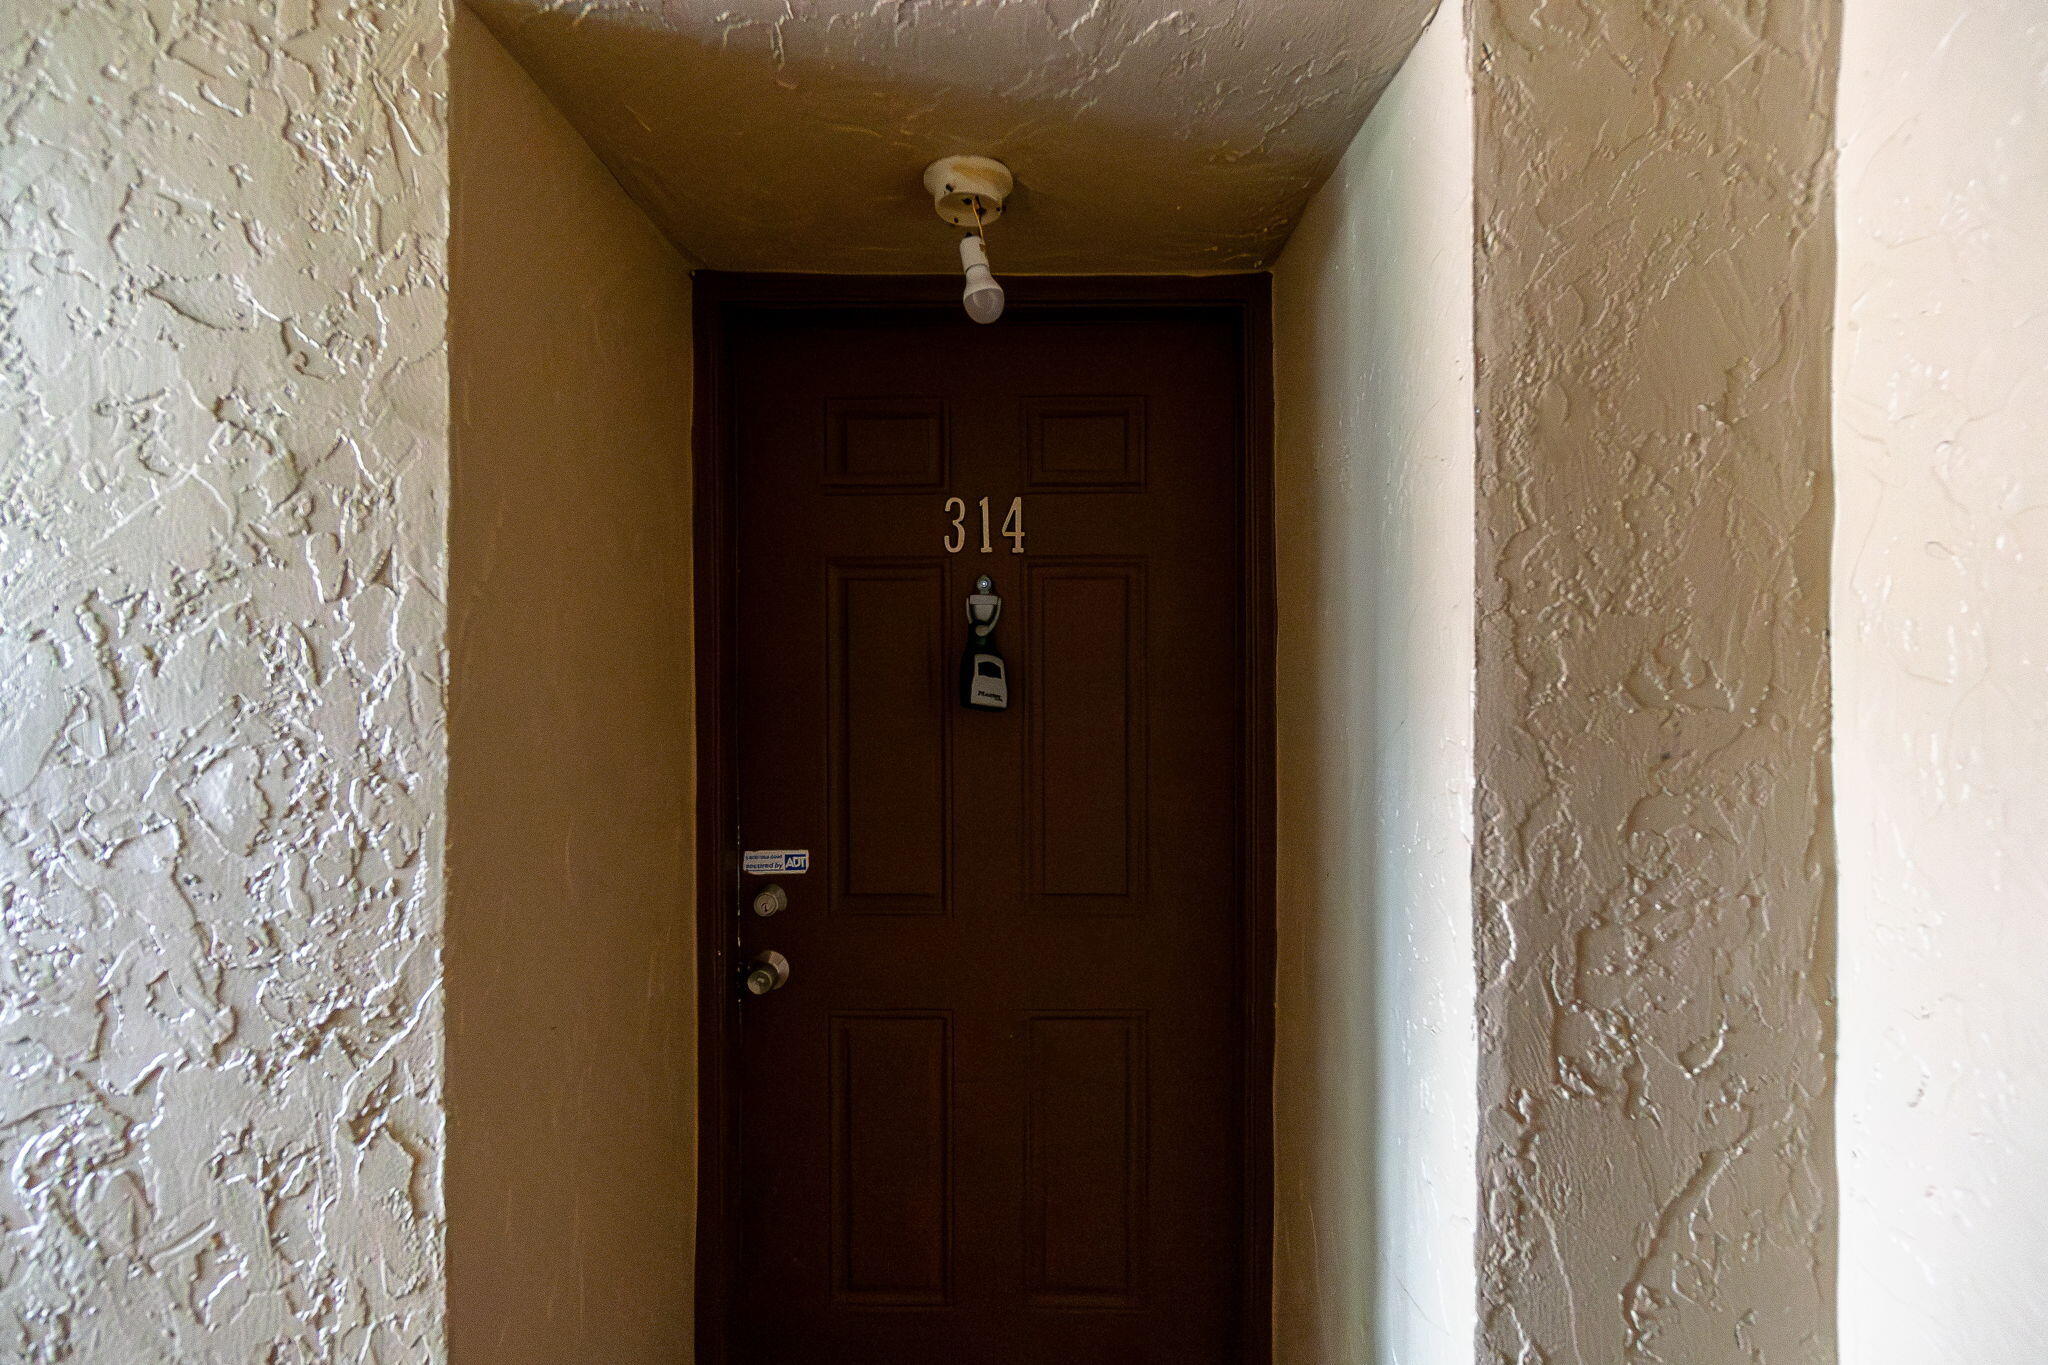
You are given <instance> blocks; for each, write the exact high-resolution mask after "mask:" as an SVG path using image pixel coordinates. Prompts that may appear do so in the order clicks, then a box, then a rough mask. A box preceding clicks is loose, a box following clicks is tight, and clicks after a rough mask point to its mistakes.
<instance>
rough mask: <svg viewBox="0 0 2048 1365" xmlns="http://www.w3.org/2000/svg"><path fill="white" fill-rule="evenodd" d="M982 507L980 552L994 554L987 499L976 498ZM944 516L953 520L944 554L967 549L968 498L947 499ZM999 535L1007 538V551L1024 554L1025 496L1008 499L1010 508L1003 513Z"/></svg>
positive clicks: (955, 553) (947, 535) (947, 533)
mask: <svg viewBox="0 0 2048 1365" xmlns="http://www.w3.org/2000/svg"><path fill="white" fill-rule="evenodd" d="M979 501H980V506H981V552H982V553H983V554H985V555H986V554H993V553H995V545H994V543H993V541H992V539H991V538H990V536H989V520H988V518H989V511H988V499H987V498H982V499H980V500H979ZM946 515H947V517H949V518H950V519H951V520H952V523H953V524H952V528H951V529H950V530H948V531H947V532H946V553H947V554H953V555H957V554H959V553H960V552H961V551H962V550H964V549H966V548H967V500H966V499H965V498H947V499H946ZM1000 534H1002V535H1005V536H1008V537H1009V540H1010V553H1011V554H1013V555H1021V554H1023V553H1024V499H1023V498H1021V497H1019V498H1011V499H1010V510H1009V511H1008V512H1006V513H1004V514H1003V529H1002V531H1001V533H1000Z"/></svg>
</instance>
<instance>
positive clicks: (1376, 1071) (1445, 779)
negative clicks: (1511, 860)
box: [1274, 6, 1477, 1365]
mask: <svg viewBox="0 0 2048 1365" xmlns="http://www.w3.org/2000/svg"><path fill="white" fill-rule="evenodd" d="M1461 19H1462V15H1461V14H1460V13H1459V11H1458V9H1457V7H1456V6H1449V7H1446V8H1445V9H1444V10H1442V11H1440V12H1439V14H1438V16H1437V18H1436V19H1435V21H1434V22H1433V23H1432V24H1431V25H1430V28H1429V30H1428V32H1426V33H1425V34H1424V35H1423V37H1422V41H1421V42H1420V43H1419V44H1418V45H1417V47H1416V49H1415V52H1414V54H1413V55H1412V56H1411V57H1410V58H1409V59H1408V63H1407V65H1406V66H1404V67H1403V68H1402V69H1401V73H1400V75H1399V76H1397V77H1395V79H1394V83H1393V84H1392V85H1391V86H1390V87H1388V90H1387V93H1386V95H1385V96H1384V97H1383V98H1382V99H1381V101H1380V103H1379V104H1378V106H1376V107H1375V108H1374V110H1373V112H1372V115H1371V116H1370V117H1369V118H1368V119H1367V120H1366V123H1365V126H1364V128H1363V130H1362V131H1361V132H1360V133H1359V135H1358V138H1357V140H1356V141H1355V142H1354V143H1353V144H1352V146H1351V149H1350V151H1349V152H1347V153H1346V154H1345V157H1344V160H1343V162H1342V164H1341V165H1340V166H1339V167H1338V170H1337V172H1336V174H1335V175H1334V176H1333V177H1332V178H1331V179H1330V181H1329V182H1328V183H1327V184H1325V185H1324V187H1323V189H1322V191H1321V192H1320V193H1319V194H1318V195H1317V197H1316V199H1315V201H1314V202H1313V203H1312V204H1311V205H1310V206H1309V209H1308V212H1307V213H1306V214H1305V215H1304V216H1303V218H1302V221H1301V226H1300V227H1299V228H1298V229H1297V230H1296V231H1295V234H1294V237H1293V239H1292V240H1291V241H1290V242H1289V243H1288V246H1287V250H1286V252H1285V253H1284V254H1283V255H1282V256H1281V258H1280V264H1279V268H1278V269H1277V270H1276V271H1275V273H1274V334H1275V339H1276V346H1275V357H1274V361H1275V365H1274V369H1275V374H1274V378H1275V416H1276V419H1277V437H1278V460H1277V464H1278V471H1277V473H1278V494H1279V518H1280V538H1279V555H1280V562H1279V575H1280V576H1279V597H1280V655H1279V676H1280V688H1279V696H1278V706H1279V714H1278V721H1279V741H1280V923H1279V947H1280V953H1279V961H1280V996H1279V1005H1280V1013H1279V1035H1278V1054H1277V1058H1278V1068H1277V1072H1278V1074H1277V1077H1276V1079H1277V1082H1278V1084H1277V1087H1276V1105H1275V1120H1276V1128H1277V1131H1276V1163H1277V1172H1276V1174H1277V1203H1276V1209H1275V1213H1276V1222H1277V1229H1278V1231H1277V1238H1276V1246H1275V1251H1276V1260H1275V1288H1276V1292H1275V1335H1274V1341H1275V1357H1276V1360H1277V1361H1278V1362H1279V1365H1362V1363H1363V1362H1371V1361H1386V1362H1400V1363H1401V1365H1470V1361H1471V1359H1472V1328H1473V1279H1472V1234H1473V1216H1474V1207H1473V1205H1474V1199H1473V1141H1474V1129H1475V1127H1476V1122H1477V1113H1476V1109H1475V1106H1474V1103H1473V1089H1472V1076H1473V1072H1474V1069H1475V1067H1476V1066H1477V1056H1476V1045H1477V1044H1476V1039H1475V1037H1474V1033H1473V1016H1472V1006H1473V1000H1472V994H1473V983H1472V911H1471V906H1472V870H1471V862H1472V851H1471V842H1470V836H1471V809H1472V639H1473V637H1472V612H1473V606H1472V517H1473V507H1472V500H1473V480H1472V469H1473V426H1472V310H1471V297H1472V127H1471V106H1472V95H1471V82H1470V80H1469V78H1468V77H1467V75H1466V69H1465V46H1464V39H1463V33H1462V30H1461Z"/></svg>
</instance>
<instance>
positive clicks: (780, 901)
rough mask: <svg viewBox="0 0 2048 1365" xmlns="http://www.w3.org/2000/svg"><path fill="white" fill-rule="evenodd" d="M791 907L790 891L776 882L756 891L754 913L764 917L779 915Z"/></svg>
mask: <svg viewBox="0 0 2048 1365" xmlns="http://www.w3.org/2000/svg"><path fill="white" fill-rule="evenodd" d="M787 909H789V893H788V892H787V891H784V890H783V889H782V888H781V887H779V886H777V885H776V884H775V883H774V882H770V883H768V885H766V886H764V887H762V888H761V889H760V890H759V891H756V892H755V893H754V913H755V914H757V915H759V916H760V917H761V918H762V919H767V918H768V917H769V916H770V915H777V914H780V913H782V912H783V911H784V910H787Z"/></svg>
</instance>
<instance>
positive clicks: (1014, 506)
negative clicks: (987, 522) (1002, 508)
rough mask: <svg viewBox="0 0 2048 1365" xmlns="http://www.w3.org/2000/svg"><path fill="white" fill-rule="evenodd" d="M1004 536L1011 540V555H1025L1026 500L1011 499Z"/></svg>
mask: <svg viewBox="0 0 2048 1365" xmlns="http://www.w3.org/2000/svg"><path fill="white" fill-rule="evenodd" d="M1003 534H1004V535H1006V536H1008V537H1009V538H1010V553H1011V554H1013V555H1021V554H1023V553H1024V499H1023V498H1021V497H1016V498H1011V499H1010V511H1009V515H1007V516H1005V517H1004V518H1003Z"/></svg>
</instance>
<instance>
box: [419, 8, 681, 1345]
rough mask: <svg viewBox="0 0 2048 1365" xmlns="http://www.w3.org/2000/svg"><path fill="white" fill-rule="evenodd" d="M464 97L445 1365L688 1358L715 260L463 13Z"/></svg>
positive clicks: (458, 200) (452, 312)
mask: <svg viewBox="0 0 2048 1365" xmlns="http://www.w3.org/2000/svg"><path fill="white" fill-rule="evenodd" d="M452 81H453V101H452V110H451V113H452V125H451V130H450V157H451V169H452V174H453V186H454V199H453V219H452V223H451V234H450V243H449V254H450V283H451V286H452V292H451V295H450V300H449V344H450V353H449V365H450V370H451V382H452V390H453V393H452V396H453V405H454V412H453V417H454V423H453V430H452V433H451V434H452V439H453V450H452V455H451V459H452V464H453V477H454V506H453V512H452V515H451V517H450V525H449V613H450V630H449V648H450V651H451V656H452V657H451V682H450V692H449V707H448V724H449V756H450V762H451V765H452V767H451V772H450V788H449V813H448V829H449V833H448V839H449V843H448V907H449V909H448V1006H447V1012H448V1110H449V1114H448V1177H447V1181H448V1276H449V1288H448V1293H449V1304H448V1316H449V1321H448V1335H449V1354H450V1358H451V1359H452V1360H453V1361H454V1362H455V1365H523V1363H524V1362H533V1363H534V1365H560V1363H561V1362H570V1361H605V1362H612V1363H615V1365H629V1362H643V1361H644V1362H664V1363H666V1362H673V1361H677V1360H685V1359H688V1356H689V1340H690V1326H691V1278H690V1277H691V1246H692V1240H693V1237H694V1232H695V1226H694V1222H693V1218H692V1178H693V1175H694V1167H695V1155H694V1151H693V1148H692V1141H693V1127H692V1116H693V1112H694V1109H695V1100H696V1096H695V1070H694V1061H695V1058H694V1053H693V1046H694V1044H693V1035H692V1032H691V1011H692V1007H693V1001H694V994H693V990H692V974H693V971H694V968H693V959H692V953H691V931H692V925H693V923H694V921H693V917H692V905H693V902H692V899H691V897H692V882H691V868H690V839H689V834H690V831H691V828H692V825H691V815H690V799H691V790H690V784H691V781H692V770H691V766H690V749H689V745H690V735H691V725H692V718H691V692H690V662H689V638H690V636H689V632H690V604H689V554H690V505H689V487H688V484H689V440H690V366H691V349H690V281H689V274H688V266H687V264H686V263H685V262H684V261H683V260H682V258H680V257H679V256H677V255H676V253H675V251H674V249H673V248H672V247H670V246H669V245H668V243H667V242H666V241H665V240H664V239H663V238H662V236H661V235H660V233H659V232H657V231H656V230H655V228H654V226H653V225H652V224H651V223H649V222H648V221H647V219H646V218H645V217H644V216H642V215H641V213H640V211H639V210H638V209H636V208H635V207H633V205H632V203H631V202H630V201H628V200H627V198H626V197H625V195H624V193H623V192H622V191H621V190H620V189H619V187H618V185H617V184H616V183H615V182H614V181H613V180H612V178H611V176H610V175H609V174H608V173H607V172H606V171H605V169H604V168H603V167H602V166H601V165H599V164H598V162H597V160H596V158H595V157H594V156H593V155H592V154H591V152H590V149H589V148H588V147H586V146H584V144H583V143H582V141H581V140H580V139H578V138H577V136H576V134H575V133H574V132H573V131H571V130H570V128H569V126H568V124H567V123H565V122H564V121H563V120H562V118H561V116H560V115H559V114H558V113H556V112H555V110H554V108H553V107H552V106H551V105H549V104H548V103H547V101H546V99H545V98H544V97H543V96H542V95H541V93H540V91H539V90H538V89H536V88H535V87H534V85H533V83H532V82H531V81H529V80H528V79H527V77H526V75H525V74H524V73H523V72H522V71H520V69H519V68H518V66H517V65H515V64H514V63H513V61H512V59H511V57H510V56H508V55H507V54H506V53H505V51H504V49H502V48H501V47H499V46H498V43H497V40H496V39H494V38H492V37H491V35H490V34H489V33H488V32H487V31H486V30H485V29H484V28H483V25H482V24H481V23H480V22H478V21H477V20H476V19H475V18H473V17H471V16H470V15H469V14H467V13H466V12H465V13H463V14H462V15H460V16H459V18H458V21H457V25H456V29H455V39H454V45H453V48H452Z"/></svg>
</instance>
